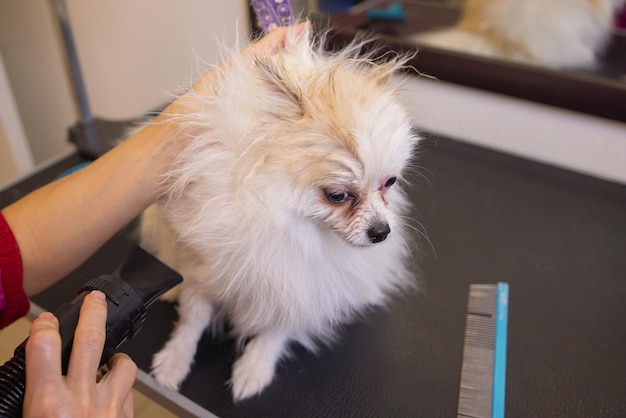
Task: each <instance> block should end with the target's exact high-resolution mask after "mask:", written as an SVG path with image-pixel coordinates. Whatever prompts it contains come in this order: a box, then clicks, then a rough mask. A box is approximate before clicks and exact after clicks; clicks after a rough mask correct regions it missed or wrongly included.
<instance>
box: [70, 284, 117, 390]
mask: <svg viewBox="0 0 626 418" xmlns="http://www.w3.org/2000/svg"><path fill="white" fill-rule="evenodd" d="M106 319H107V302H106V296H105V295H104V294H103V293H102V292H99V291H93V292H91V293H90V294H88V295H87V296H85V299H84V300H83V305H82V307H81V309H80V317H79V319H78V325H76V331H75V333H74V343H73V345H72V355H71V357H70V363H69V366H68V369H67V378H68V382H71V383H72V384H76V385H77V386H83V385H88V384H95V376H96V372H97V370H98V368H99V365H100V359H101V357H102V350H103V348H104V341H105V339H106V331H105V330H106Z"/></svg>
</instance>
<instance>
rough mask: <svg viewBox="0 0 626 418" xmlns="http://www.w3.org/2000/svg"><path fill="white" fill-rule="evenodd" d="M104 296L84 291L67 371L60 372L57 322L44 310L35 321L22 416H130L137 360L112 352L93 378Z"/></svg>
mask: <svg viewBox="0 0 626 418" xmlns="http://www.w3.org/2000/svg"><path fill="white" fill-rule="evenodd" d="M106 317H107V305H106V297H105V295H104V294H103V293H101V292H99V291H93V292H91V293H90V294H89V295H87V296H86V297H85V299H84V301H83V305H82V307H81V310H80V318H79V320H78V325H77V326H76V332H75V334H74V343H73V347H72V354H71V357H70V362H69V366H68V369H67V376H63V375H62V374H61V336H60V334H59V322H58V320H57V318H56V317H55V316H54V315H52V314H51V313H49V312H45V313H43V314H41V315H39V317H38V318H37V319H36V320H35V321H34V322H33V324H32V326H31V328H30V337H29V339H28V342H27V343H26V393H25V395H24V407H23V414H24V415H23V416H25V417H44V416H45V417H49V416H63V417H132V416H133V394H132V391H131V388H132V386H133V383H134V381H135V378H136V376H137V366H136V365H135V363H134V362H133V361H132V360H131V359H130V357H128V356H127V355H126V354H122V353H116V354H115V355H114V356H113V357H111V359H110V360H109V362H108V365H109V370H110V371H109V372H108V373H107V374H106V375H104V377H102V379H100V381H97V380H96V375H97V371H98V368H99V362H100V359H101V357H102V350H103V348H104V341H105V338H106V332H105V327H106Z"/></svg>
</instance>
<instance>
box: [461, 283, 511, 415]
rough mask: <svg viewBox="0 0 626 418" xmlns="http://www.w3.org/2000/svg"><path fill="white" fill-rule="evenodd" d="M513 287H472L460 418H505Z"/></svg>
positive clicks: (462, 377) (490, 285)
mask: <svg viewBox="0 0 626 418" xmlns="http://www.w3.org/2000/svg"><path fill="white" fill-rule="evenodd" d="M508 311H509V285H508V284H507V283H498V284H473V285H471V286H470V293H469V300H468V306H467V322H466V324H465V345H464V348H463V368H462V371H461V388H460V390H459V406H458V410H457V416H458V417H459V418H461V417H462V418H504V399H505V387H506V342H507V331H508V329H507V328H508Z"/></svg>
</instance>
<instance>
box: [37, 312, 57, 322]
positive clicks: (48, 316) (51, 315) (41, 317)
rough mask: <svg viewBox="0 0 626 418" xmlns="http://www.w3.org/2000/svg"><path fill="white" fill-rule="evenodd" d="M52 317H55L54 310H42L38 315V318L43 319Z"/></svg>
mask: <svg viewBox="0 0 626 418" xmlns="http://www.w3.org/2000/svg"><path fill="white" fill-rule="evenodd" d="M52 318H54V314H53V313H52V312H42V313H40V314H39V316H38V317H37V319H43V320H44V321H45V320H49V319H52Z"/></svg>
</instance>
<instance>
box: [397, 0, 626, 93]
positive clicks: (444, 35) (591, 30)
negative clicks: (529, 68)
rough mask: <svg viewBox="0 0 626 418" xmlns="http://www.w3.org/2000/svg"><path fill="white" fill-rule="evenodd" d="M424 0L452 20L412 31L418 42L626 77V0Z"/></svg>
mask: <svg viewBox="0 0 626 418" xmlns="http://www.w3.org/2000/svg"><path fill="white" fill-rule="evenodd" d="M411 3H418V2H411ZM422 3H423V6H422V11H423V12H424V11H425V10H427V9H430V10H429V11H428V12H427V13H429V14H430V13H432V14H435V15H437V16H440V17H441V18H442V17H443V16H444V15H445V16H446V19H447V21H445V22H444V21H443V20H444V19H441V20H440V21H441V26H439V27H435V28H433V27H430V28H425V29H424V30H423V31H422V30H421V29H418V30H419V31H420V32H419V33H416V34H411V35H408V38H409V39H410V40H411V41H413V42H415V43H416V44H418V45H420V44H421V45H428V46H432V47H436V48H443V49H449V50H455V51H459V52H463V53H468V54H475V55H479V56H484V57H489V58H493V59H502V60H510V61H513V62H518V63H522V64H528V65H533V66H541V67H545V68H550V69H556V70H565V71H574V72H583V73H587V74H595V75H599V76H603V77H608V78H612V79H615V80H620V81H622V82H626V77H625V76H626V58H625V56H626V35H625V33H624V32H620V31H619V30H617V26H618V25H619V22H620V13H621V11H622V10H623V8H624V5H625V3H626V0H550V1H545V0H465V1H463V0H440V1H437V0H430V1H425V2H422ZM436 9H439V10H436Z"/></svg>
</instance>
